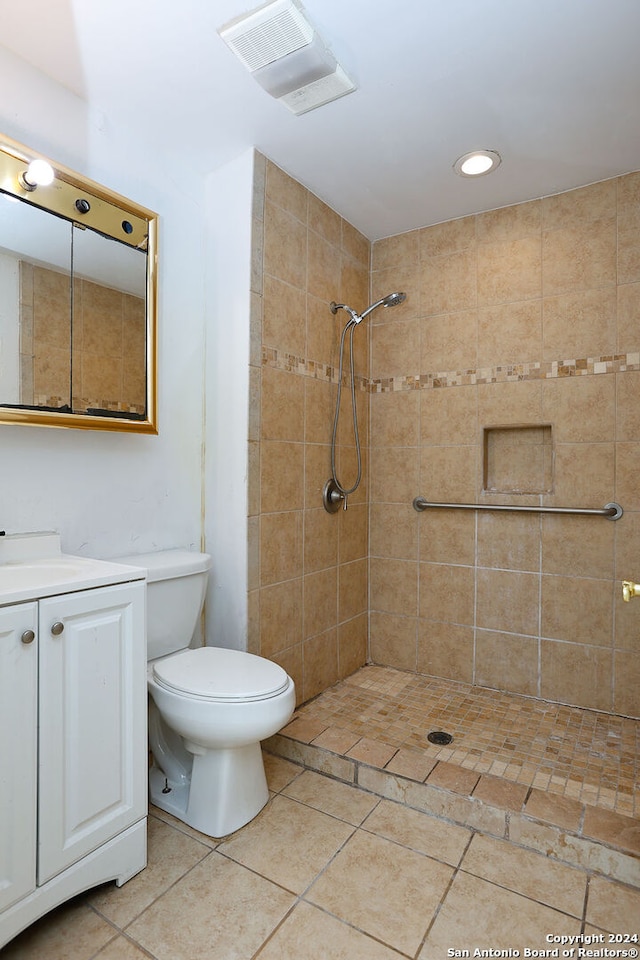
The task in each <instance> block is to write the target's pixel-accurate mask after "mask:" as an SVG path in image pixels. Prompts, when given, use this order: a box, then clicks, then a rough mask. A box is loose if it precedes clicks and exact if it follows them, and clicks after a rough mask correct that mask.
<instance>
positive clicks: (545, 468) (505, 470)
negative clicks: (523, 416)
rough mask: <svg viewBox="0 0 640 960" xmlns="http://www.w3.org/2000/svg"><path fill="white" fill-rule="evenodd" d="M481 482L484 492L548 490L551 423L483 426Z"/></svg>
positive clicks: (551, 469)
mask: <svg viewBox="0 0 640 960" xmlns="http://www.w3.org/2000/svg"><path fill="white" fill-rule="evenodd" d="M482 485H483V490H484V492H485V493H521V494H525V493H534V494H536V493H537V494H540V493H552V492H553V437H552V429H551V424H524V425H522V426H508V427H485V428H484V437H483V482H482Z"/></svg>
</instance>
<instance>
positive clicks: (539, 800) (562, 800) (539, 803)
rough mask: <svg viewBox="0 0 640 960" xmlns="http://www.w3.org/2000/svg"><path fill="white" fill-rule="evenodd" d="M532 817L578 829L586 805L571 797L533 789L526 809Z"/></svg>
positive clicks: (566, 827)
mask: <svg viewBox="0 0 640 960" xmlns="http://www.w3.org/2000/svg"><path fill="white" fill-rule="evenodd" d="M524 812H525V813H527V814H529V816H531V817H536V819H538V820H546V821H548V822H549V823H555V824H557V826H559V827H564V828H565V830H574V831H576V830H577V829H578V827H579V826H580V822H581V820H582V814H583V812H584V805H583V804H582V803H580V802H579V801H578V800H573V799H572V798H571V797H557V796H555V795H554V794H552V793H545V792H544V791H542V790H536V789H535V788H534V789H533V790H532V791H531V793H530V795H529V799H528V800H527V805H526V807H525V810H524Z"/></svg>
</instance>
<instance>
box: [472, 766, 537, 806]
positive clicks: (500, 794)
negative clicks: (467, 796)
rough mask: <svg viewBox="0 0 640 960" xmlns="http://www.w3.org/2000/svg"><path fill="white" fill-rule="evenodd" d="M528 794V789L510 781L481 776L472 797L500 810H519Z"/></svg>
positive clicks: (485, 775)
mask: <svg viewBox="0 0 640 960" xmlns="http://www.w3.org/2000/svg"><path fill="white" fill-rule="evenodd" d="M527 793H528V787H526V786H524V784H522V783H513V782H512V781H511V780H502V779H500V778H499V777H493V776H491V775H489V774H483V775H482V776H481V777H480V780H479V781H478V783H477V785H476V788H475V790H474V791H473V796H474V797H476V799H477V800H482V801H483V802H484V803H490V804H491V806H492V807H500V809H501V810H521V809H522V806H523V804H524V801H525V799H526V796H527Z"/></svg>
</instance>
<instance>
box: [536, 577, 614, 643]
mask: <svg viewBox="0 0 640 960" xmlns="http://www.w3.org/2000/svg"><path fill="white" fill-rule="evenodd" d="M612 629H613V585H612V583H611V581H610V580H587V579H583V578H579V577H549V576H543V577H542V625H541V633H542V636H543V637H550V638H552V639H554V640H569V641H572V642H574V643H590V644H594V645H596V646H603V647H610V646H611V643H612Z"/></svg>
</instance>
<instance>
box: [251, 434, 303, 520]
mask: <svg viewBox="0 0 640 960" xmlns="http://www.w3.org/2000/svg"><path fill="white" fill-rule="evenodd" d="M260 492H261V503H260V510H261V512H262V513H278V512H281V511H283V510H301V509H302V507H303V504H304V450H303V447H302V444H301V443H281V442H280V441H277V440H265V441H264V442H263V443H262V444H261V450H260Z"/></svg>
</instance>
